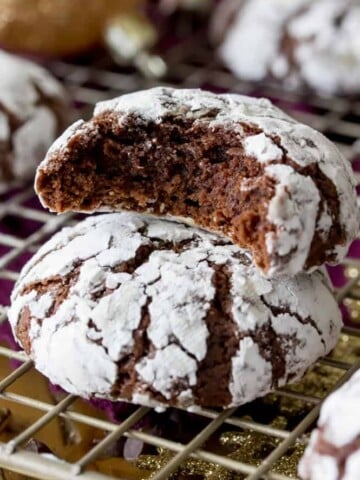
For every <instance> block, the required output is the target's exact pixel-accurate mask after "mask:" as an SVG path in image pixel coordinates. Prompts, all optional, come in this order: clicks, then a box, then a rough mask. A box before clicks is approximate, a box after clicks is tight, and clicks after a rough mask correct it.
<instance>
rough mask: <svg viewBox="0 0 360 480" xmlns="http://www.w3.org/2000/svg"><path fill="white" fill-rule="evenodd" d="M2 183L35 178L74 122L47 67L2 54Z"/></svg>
mask: <svg viewBox="0 0 360 480" xmlns="http://www.w3.org/2000/svg"><path fill="white" fill-rule="evenodd" d="M0 71H1V76H0V184H1V183H4V182H7V181H11V180H14V179H26V178H29V177H31V176H32V175H33V173H34V171H35V169H36V167H37V165H38V164H39V163H40V161H41V160H42V159H43V156H44V155H45V153H46V151H47V149H48V147H49V146H50V144H51V143H52V142H53V140H54V139H55V138H56V137H57V135H59V133H60V132H62V130H63V129H64V128H65V127H66V125H67V123H68V122H69V121H71V120H72V113H71V107H70V103H69V101H68V98H67V95H66V93H65V90H64V89H63V87H62V86H61V84H60V83H59V82H58V81H57V80H56V79H55V78H53V77H52V75H51V74H50V73H48V72H47V71H46V70H45V69H44V68H42V67H40V66H38V65H36V64H35V63H32V62H29V61H27V60H24V59H22V58H19V57H16V56H14V55H9V54H7V53H5V52H2V51H0Z"/></svg>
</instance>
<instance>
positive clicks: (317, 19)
mask: <svg viewBox="0 0 360 480" xmlns="http://www.w3.org/2000/svg"><path fill="white" fill-rule="evenodd" d="M228 1H229V3H231V2H233V0H228ZM237 3H238V8H237V11H235V14H234V18H233V20H232V23H231V24H230V27H229V28H227V30H226V31H225V33H224V40H223V42H222V44H221V45H220V47H219V54H220V56H221V57H222V59H223V60H224V62H225V63H226V64H227V65H228V66H229V68H230V69H231V70H232V71H233V72H234V73H235V74H236V75H238V76H239V77H241V78H244V79H245V80H250V81H251V80H262V79H264V78H266V77H268V76H269V75H272V76H274V77H275V78H278V79H281V80H285V81H286V82H288V83H289V84H292V85H298V84H300V83H301V82H305V83H306V84H307V85H309V86H311V87H312V88H314V89H316V90H318V91H320V92H326V93H329V94H334V93H357V92H359V91H360V49H359V43H360V32H359V23H360V2H359V0H316V1H311V0H292V1H291V2H288V1H286V0H285V1H284V0H270V1H269V0H240V1H238V2H237ZM220 8H221V9H223V8H224V7H223V5H222V6H221V7H220ZM220 8H219V10H218V11H217V12H216V13H215V15H214V17H215V19H214V22H216V16H218V15H220V16H221V14H222V13H221V10H220ZM234 10H235V9H234ZM234 10H233V11H234ZM229 21H230V18H229ZM222 28H224V30H225V27H222ZM286 36H287V40H288V41H289V43H290V42H291V46H290V48H289V47H288V48H287V49H286V44H285V42H286V41H287V40H286V39H285V37H286ZM284 39H285V40H284ZM283 42H284V43H283ZM290 51H291V54H289V52H290Z"/></svg>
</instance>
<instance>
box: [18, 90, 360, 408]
mask: <svg viewBox="0 0 360 480" xmlns="http://www.w3.org/2000/svg"><path fill="white" fill-rule="evenodd" d="M351 175H352V174H351V170H350V167H349V165H348V164H347V163H346V160H345V159H343V157H342V156H341V155H340V154H339V152H338V151H337V149H336V148H335V146H333V145H332V144H331V143H330V142H329V141H328V140H327V139H325V138H324V137H323V136H322V135H321V134H319V133H318V132H316V131H314V130H312V129H311V128H309V127H306V126H304V125H301V124H299V123H297V122H295V121H294V120H293V119H291V118H289V117H288V116H287V115H285V114H284V113H283V112H281V111H280V110H278V109H277V108H276V107H274V106H273V105H272V104H271V103H270V102H269V101H266V100H263V99H262V100H256V99H252V98H247V97H242V96H239V95H214V94H211V93H209V92H204V91H200V90H174V89H170V88H155V89H151V90H147V91H143V92H138V93H134V94H130V95H124V96H123V97H120V98H118V99H114V100H112V101H110V102H105V103H102V104H99V105H98V106H97V107H96V109H95V113H94V116H93V118H92V119H91V120H90V121H88V122H84V121H79V122H76V123H75V124H74V125H73V126H71V127H70V128H69V129H68V130H67V131H66V132H65V133H64V134H63V136H61V137H60V138H59V139H58V140H57V141H56V142H55V143H54V145H53V146H52V147H51V149H50V150H49V152H48V155H47V157H46V159H45V160H44V162H43V163H42V164H41V165H40V167H39V169H38V173H37V177H36V189H37V193H38V195H39V198H40V200H41V201H42V203H43V204H44V206H46V207H48V208H50V209H51V210H52V211H56V212H58V213H61V212H64V211H69V210H71V211H82V212H89V213H93V212H104V211H108V212H118V213H107V214H103V215H101V216H92V217H90V218H88V219H86V220H85V221H83V222H81V223H79V224H78V225H76V226H75V227H72V228H66V229H64V230H63V231H61V232H60V233H58V234H56V235H55V236H54V237H53V238H52V239H51V240H50V241H49V242H48V243H47V244H45V245H44V246H43V247H42V248H40V250H39V251H38V252H37V253H36V254H35V256H34V257H33V258H32V260H31V261H30V262H29V263H28V264H27V265H26V266H25V268H24V269H23V271H22V273H21V275H20V278H19V280H18V282H17V284H16V286H15V288H14V292H13V295H12V306H11V309H10V312H9V319H10V322H11V324H12V327H13V331H14V333H15V335H16V336H17V338H18V340H19V342H20V343H21V345H22V346H23V347H24V349H25V350H26V352H27V353H28V354H29V355H30V356H31V357H32V358H33V359H34V361H35V365H36V367H37V368H38V369H39V370H40V371H41V372H43V373H44V374H45V375H47V376H48V377H49V378H50V379H51V380H52V381H53V382H54V383H57V384H59V385H61V386H62V387H63V388H64V389H65V390H67V391H69V392H72V393H75V394H80V395H82V396H84V397H101V398H109V399H111V400H125V401H130V402H134V403H138V404H143V405H153V406H157V407H163V406H169V405H172V406H178V407H183V408H194V407H198V406H207V407H209V406H211V407H228V406H234V405H240V404H242V403H244V402H248V401H250V400H253V399H254V398H256V397H257V396H261V395H264V394H266V393H267V392H269V391H270V390H271V389H273V388H275V387H278V386H281V385H284V384H285V383H287V382H289V381H294V380H296V379H298V378H299V377H301V375H303V373H304V372H305V371H306V369H307V368H308V367H309V366H310V365H311V364H312V363H313V362H314V361H316V359H317V358H318V357H319V356H322V355H325V354H326V353H327V352H329V350H331V349H332V348H333V347H334V345H335V343H336V340H337V337H338V334H339V332H340V328H341V316H340V312H339V309H338V307H337V304H336V301H335V299H334V298H333V296H332V293H331V290H330V288H329V286H328V283H327V281H326V278H325V277H324V274H323V273H322V272H321V270H319V269H318V267H321V265H322V264H323V263H324V262H337V261H339V260H340V259H341V258H342V257H343V256H344V255H345V253H346V250H347V248H348V245H349V243H350V242H351V241H352V239H353V238H354V237H355V236H356V234H357V231H358V227H359V215H358V210H357V204H356V194H355V188H354V184H353V181H352V176H351Z"/></svg>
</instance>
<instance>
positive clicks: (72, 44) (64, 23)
mask: <svg viewBox="0 0 360 480" xmlns="http://www.w3.org/2000/svg"><path fill="white" fill-rule="evenodd" d="M142 3H143V0H105V1H104V0H61V2H59V1H54V0H26V1H24V0H0V45H1V46H3V47H5V48H7V49H10V50H15V51H19V52H24V53H25V52H26V53H34V54H41V55H51V56H63V55H69V54H76V53H79V52H83V51H86V50H88V49H90V48H92V47H94V46H97V45H99V44H100V43H101V42H102V37H103V33H104V30H105V28H106V25H107V23H108V21H109V20H110V19H111V18H113V17H114V16H115V15H119V14H122V13H125V12H126V13H129V12H132V11H136V10H137V9H139V7H140V5H141V4H142Z"/></svg>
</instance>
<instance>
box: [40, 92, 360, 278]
mask: <svg viewBox="0 0 360 480" xmlns="http://www.w3.org/2000/svg"><path fill="white" fill-rule="evenodd" d="M36 190H37V193H38V195H39V197H40V200H41V201H42V203H43V205H44V206H47V207H49V208H50V209H51V210H53V211H56V212H64V211H67V210H75V211H78V210H80V211H87V212H93V211H104V210H110V211H111V210H123V209H125V210H134V211H141V212H148V213H153V214H157V215H171V216H177V217H182V218H183V219H185V221H187V222H190V223H191V222H193V223H195V224H196V225H198V226H201V227H203V228H207V229H209V230H212V231H215V232H219V233H222V234H224V235H226V236H228V237H229V238H230V239H231V240H232V241H233V242H234V243H236V244H237V245H239V246H240V247H243V248H248V249H250V250H251V251H252V252H253V254H254V258H255V261H256V263H257V265H258V266H259V267H260V268H261V269H263V270H264V271H266V272H267V273H268V274H269V275H272V274H275V273H283V274H295V273H297V272H299V271H303V270H309V269H311V268H312V267H314V266H318V265H321V264H323V263H324V262H337V261H338V260H340V259H342V257H343V256H344V254H345V252H346V250H347V247H348V245H349V243H350V242H351V240H353V239H354V237H355V236H356V234H357V232H358V227H359V212H358V209H357V205H356V193H355V188H354V184H353V178H352V171H351V168H350V166H349V164H348V162H347V161H346V160H345V159H344V158H343V157H342V156H341V155H340V153H339V152H338V150H337V149H336V147H335V146H334V145H333V144H332V143H331V142H330V141H328V140H327V139H326V138H325V137H323V136H322V135H321V134H320V133H318V132H316V131H315V130H313V129H312V128H310V127H308V126H305V125H302V124H300V123H297V122H296V121H294V120H293V119H291V118H290V117H288V116H287V115H285V114H284V113H283V112H282V111H281V110H279V109H277V108H276V107H274V106H273V105H272V104H271V103H270V102H269V101H267V100H265V99H261V100H258V99H254V98H249V97H243V96H239V95H214V94H213V93H210V92H206V91H201V90H176V89H171V88H154V89H150V90H145V91H141V92H137V93H133V94H130V95H124V96H122V97H119V98H116V99H114V100H111V101H108V102H104V103H100V104H98V105H97V107H96V108H95V113H94V117H93V118H92V119H91V120H90V121H88V122H84V121H78V122H76V123H75V124H74V125H73V126H71V127H70V128H69V129H68V130H67V131H66V132H65V133H64V134H63V136H62V137H60V138H59V139H58V140H57V141H56V142H55V143H54V145H53V146H52V147H51V149H50V151H49V152H48V155H47V157H46V159H45V160H44V162H43V163H42V164H41V165H40V167H39V169H38V172H37V178H36Z"/></svg>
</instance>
